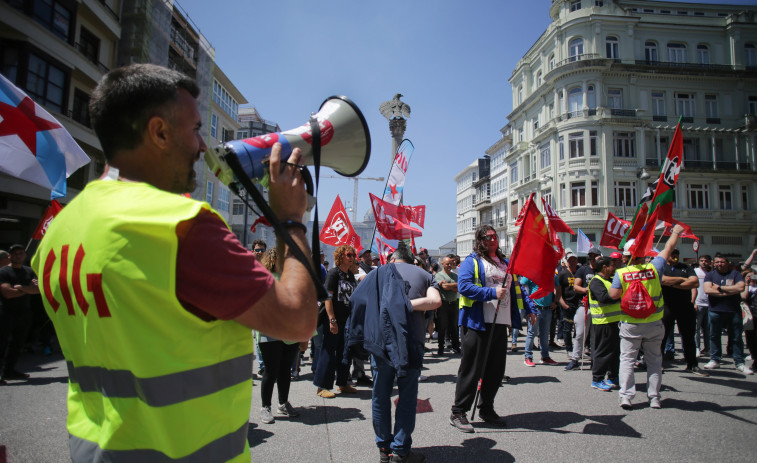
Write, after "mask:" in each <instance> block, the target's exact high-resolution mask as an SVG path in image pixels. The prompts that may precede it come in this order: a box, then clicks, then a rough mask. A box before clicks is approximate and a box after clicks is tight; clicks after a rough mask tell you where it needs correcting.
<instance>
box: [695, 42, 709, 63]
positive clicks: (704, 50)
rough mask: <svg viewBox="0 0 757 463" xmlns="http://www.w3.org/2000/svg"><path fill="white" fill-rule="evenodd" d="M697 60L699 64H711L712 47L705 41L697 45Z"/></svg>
mask: <svg viewBox="0 0 757 463" xmlns="http://www.w3.org/2000/svg"><path fill="white" fill-rule="evenodd" d="M697 62H698V63H699V64H710V47H708V46H707V45H705V44H703V43H700V44H699V45H697Z"/></svg>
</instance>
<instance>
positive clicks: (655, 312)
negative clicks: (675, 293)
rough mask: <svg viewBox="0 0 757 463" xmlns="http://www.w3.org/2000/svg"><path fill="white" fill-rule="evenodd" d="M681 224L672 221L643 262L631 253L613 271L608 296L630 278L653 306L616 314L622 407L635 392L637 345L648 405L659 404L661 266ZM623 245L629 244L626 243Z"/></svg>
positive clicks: (622, 288) (618, 295)
mask: <svg viewBox="0 0 757 463" xmlns="http://www.w3.org/2000/svg"><path fill="white" fill-rule="evenodd" d="M682 231H683V227H681V226H680V225H678V224H676V226H675V227H673V231H672V232H671V235H670V238H669V239H668V241H667V242H666V243H665V248H664V249H663V250H662V251H661V252H660V253H659V254H657V256H655V257H654V259H652V261H651V262H649V263H645V262H644V261H645V258H644V256H631V260H630V261H629V265H628V266H626V267H623V268H622V269H620V270H618V271H617V272H616V273H615V277H614V278H613V280H612V285H611V287H610V297H612V298H614V299H618V298H621V299H622V296H623V295H624V294H625V293H626V291H628V288H629V286H630V285H631V283H632V282H633V281H640V282H641V284H642V285H644V289H646V291H647V293H648V294H649V297H650V298H651V300H652V302H653V304H654V307H653V309H652V310H651V312H652V313H651V315H649V316H647V317H644V318H638V317H634V316H632V315H629V314H628V313H627V311H626V310H625V309H624V310H623V313H622V315H621V316H620V406H621V407H622V408H623V409H626V410H630V409H631V408H632V406H633V405H632V400H633V398H634V396H635V395H636V381H635V378H634V370H633V368H634V364H635V363H636V357H637V356H638V353H639V349H642V350H643V351H644V360H645V362H646V365H647V398H648V399H649V406H650V407H651V408H662V403H661V400H660V380H661V375H662V351H661V349H660V343H661V341H662V338H663V336H664V335H665V326H664V325H663V323H662V313H663V312H662V311H663V306H664V304H665V302H664V300H663V298H662V270H663V267H664V266H665V262H666V261H667V259H668V257H669V256H670V253H671V252H672V251H673V249H675V247H676V244H677V243H678V238H679V236H680V235H681V232H682ZM626 246H627V247H626V249H625V250H628V249H629V248H630V246H629V245H628V244H627V245H626Z"/></svg>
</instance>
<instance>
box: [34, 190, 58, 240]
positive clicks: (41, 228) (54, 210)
mask: <svg viewBox="0 0 757 463" xmlns="http://www.w3.org/2000/svg"><path fill="white" fill-rule="evenodd" d="M62 209H63V206H61V204H60V203H59V202H58V200H57V199H53V200H52V202H51V203H50V205H49V206H47V209H46V210H45V213H44V215H42V218H41V219H40V221H39V223H38V224H37V228H35V229H34V233H33V234H32V238H33V239H35V240H41V239H42V237H43V236H45V233H47V228H48V227H49V226H50V223H51V222H52V221H53V219H54V218H55V216H56V215H58V212H60V211H61V210H62Z"/></svg>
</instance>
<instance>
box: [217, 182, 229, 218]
mask: <svg viewBox="0 0 757 463" xmlns="http://www.w3.org/2000/svg"><path fill="white" fill-rule="evenodd" d="M229 196H230V195H229V189H228V188H226V187H224V186H222V185H221V186H219V187H218V204H217V205H216V210H218V211H223V212H229Z"/></svg>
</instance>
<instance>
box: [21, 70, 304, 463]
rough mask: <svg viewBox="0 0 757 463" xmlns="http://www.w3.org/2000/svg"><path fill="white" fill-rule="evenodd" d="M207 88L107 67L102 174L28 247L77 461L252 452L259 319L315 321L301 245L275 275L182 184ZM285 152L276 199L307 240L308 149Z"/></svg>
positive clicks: (97, 123) (102, 93) (196, 148)
mask: <svg viewBox="0 0 757 463" xmlns="http://www.w3.org/2000/svg"><path fill="white" fill-rule="evenodd" d="M198 95H199V88H198V87H197V84H196V83H195V81H194V80H192V79H190V78H189V77H187V76H185V75H184V74H181V73H178V72H176V71H172V70H169V69H166V68H163V67H160V66H155V65H151V64H133V65H130V66H126V67H123V68H119V69H115V70H113V71H111V72H109V73H108V74H106V75H105V77H104V78H103V80H102V81H101V82H100V83H99V84H98V86H97V88H96V89H95V91H94V93H93V95H92V100H91V102H90V115H91V119H92V124H93V126H94V129H95V132H96V133H97V136H98V138H99V139H100V142H101V144H102V148H103V152H104V154H105V157H106V159H107V161H108V164H107V165H106V168H105V173H104V174H103V177H102V178H101V179H99V180H96V181H93V182H91V183H89V184H88V185H87V186H86V188H85V189H84V190H83V191H82V192H81V193H80V194H79V195H78V196H77V197H76V198H74V200H73V201H71V203H70V204H69V205H68V206H66V207H65V208H64V209H63V211H62V212H61V213H60V214H59V215H58V216H57V217H56V219H55V220H54V221H53V223H52V224H51V226H50V228H49V229H48V231H47V233H46V235H45V238H44V239H43V240H42V242H41V243H40V246H39V249H38V251H37V254H36V255H35V257H34V259H33V262H32V264H33V266H34V268H35V269H36V271H37V273H38V275H40V285H39V286H40V289H41V290H42V294H43V300H44V303H45V309H46V310H47V312H48V314H49V315H50V318H51V319H52V321H53V323H54V324H55V328H56V331H57V334H58V337H59V340H60V343H61V347H62V349H63V353H64V355H65V356H66V360H67V364H68V369H69V376H70V380H69V389H70V390H69V394H68V410H69V417H68V431H69V434H70V435H69V443H70V451H71V458H72V460H73V461H76V462H78V461H95V460H98V461H99V460H108V461H110V460H113V461H116V460H128V459H140V460H155V459H161V460H162V459H165V458H170V459H180V458H187V459H196V460H202V461H227V460H234V461H250V450H249V445H248V443H247V427H248V420H249V412H250V404H251V390H252V380H251V373H252V352H253V342H252V336H251V332H250V328H254V329H256V330H260V331H262V332H265V333H267V334H269V335H271V336H275V337H276V338H279V339H286V340H291V341H304V340H307V339H309V338H310V336H311V335H312V333H313V331H314V330H315V324H316V315H317V312H316V291H315V287H314V285H313V283H312V280H311V278H310V275H309V269H308V268H307V267H306V265H304V264H303V263H301V262H300V261H299V260H298V259H296V258H294V257H293V256H292V249H290V248H288V247H287V248H286V249H285V250H284V252H283V253H282V254H283V255H284V265H283V267H282V268H283V270H282V273H281V275H280V279H279V281H274V279H273V277H272V276H271V274H270V273H269V272H268V271H267V270H265V269H264V268H263V267H262V266H261V265H260V264H259V263H258V262H257V261H256V260H255V257H254V256H253V254H252V253H251V252H249V251H248V250H247V249H245V248H244V247H242V246H241V244H240V243H239V242H238V241H237V239H236V237H235V236H234V235H233V234H232V233H231V231H230V230H229V229H228V227H227V225H226V224H225V223H224V221H223V219H221V217H220V216H218V214H217V213H216V212H215V211H213V210H212V209H211V208H210V206H209V205H208V204H207V203H204V202H200V201H195V200H192V199H189V198H186V197H183V196H181V195H180V194H181V193H185V192H190V191H192V190H194V188H195V173H194V171H193V164H194V162H195V161H197V160H198V159H199V156H200V155H201V154H202V152H203V151H205V150H206V149H207V147H206V145H205V143H204V141H203V139H202V136H201V135H200V128H201V126H202V118H201V115H200V112H199V111H198V108H197V103H196V101H195V99H196V98H197V97H198ZM288 161H289V162H288V163H286V164H284V163H282V162H281V145H279V144H275V145H273V146H272V149H271V153H270V161H269V162H266V165H267V167H269V168H270V172H269V182H268V188H269V198H270V206H271V208H272V209H273V211H274V212H275V213H276V215H277V216H278V218H279V220H280V221H281V222H282V223H283V224H284V226H285V227H286V228H287V229H288V231H289V232H290V234H291V238H292V240H290V242H291V243H293V244H294V245H296V246H297V247H298V248H299V249H300V250H301V251H302V253H304V254H309V252H310V251H309V248H308V245H307V241H306V239H305V226H304V225H302V223H300V221H301V220H302V216H303V214H304V212H305V208H306V205H307V198H306V191H305V188H304V187H303V180H302V176H301V172H300V170H299V169H298V168H297V167H296V166H294V165H293V164H299V163H300V162H301V151H300V149H299V148H295V149H293V150H292V153H291V155H290V156H289V158H288ZM287 164H288V165H287ZM282 167H283V168H282ZM200 263H201V265H198V264H200Z"/></svg>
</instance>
